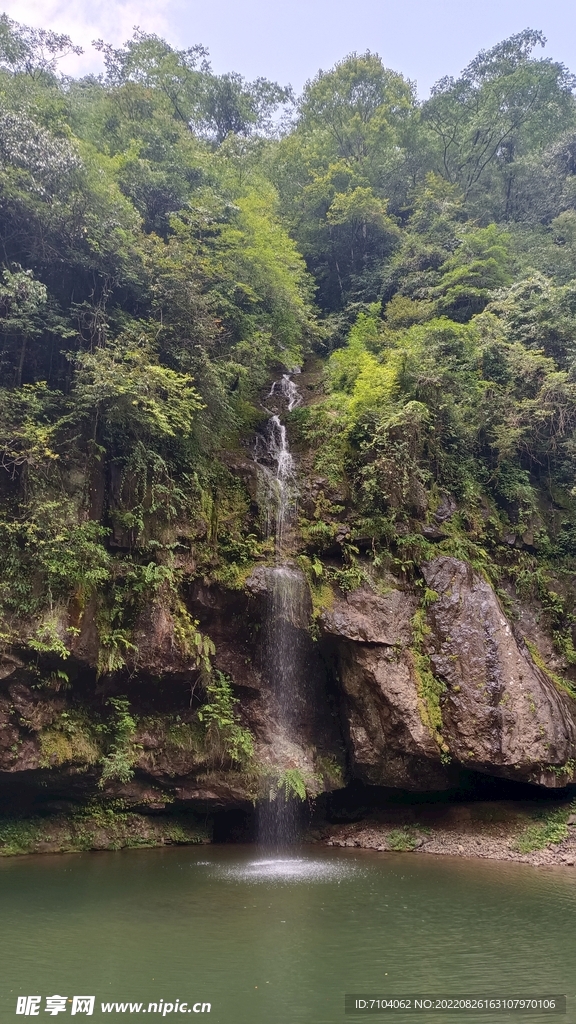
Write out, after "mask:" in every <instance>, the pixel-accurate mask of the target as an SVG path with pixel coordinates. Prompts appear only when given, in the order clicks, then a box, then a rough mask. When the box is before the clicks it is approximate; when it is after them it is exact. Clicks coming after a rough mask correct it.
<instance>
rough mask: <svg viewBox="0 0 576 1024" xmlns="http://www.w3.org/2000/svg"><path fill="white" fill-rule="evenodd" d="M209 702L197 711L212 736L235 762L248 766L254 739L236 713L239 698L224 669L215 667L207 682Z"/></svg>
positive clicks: (206, 688)
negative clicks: (234, 692)
mask: <svg viewBox="0 0 576 1024" xmlns="http://www.w3.org/2000/svg"><path fill="white" fill-rule="evenodd" d="M205 690H206V698H207V699H206V701H205V703H204V704H202V706H201V707H200V709H199V710H198V718H199V720H200V721H201V722H202V723H203V725H204V727H205V729H206V731H207V733H208V735H209V738H211V739H215V740H216V741H217V742H219V743H220V744H221V745H222V748H223V752H224V754H225V756H226V757H227V758H229V759H230V760H231V761H232V762H233V763H234V764H238V765H241V766H244V767H249V765H250V763H251V761H252V759H253V757H254V739H253V736H252V733H251V732H250V730H249V729H246V728H245V727H244V726H243V725H241V723H240V720H239V718H238V714H237V712H236V705H237V704H238V698H237V697H234V694H233V692H232V685H231V682H230V680H229V679H228V678H227V676H225V675H224V673H223V672H220V671H218V669H216V670H215V671H214V673H213V675H212V676H211V677H210V679H209V680H208V682H207V683H206V685H205Z"/></svg>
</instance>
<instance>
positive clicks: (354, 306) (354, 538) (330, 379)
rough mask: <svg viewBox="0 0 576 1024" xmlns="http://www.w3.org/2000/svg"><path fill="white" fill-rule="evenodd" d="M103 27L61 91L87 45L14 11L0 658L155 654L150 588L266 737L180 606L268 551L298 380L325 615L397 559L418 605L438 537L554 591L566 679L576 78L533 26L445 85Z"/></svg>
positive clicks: (1, 28)
mask: <svg viewBox="0 0 576 1024" xmlns="http://www.w3.org/2000/svg"><path fill="white" fill-rule="evenodd" d="M95 45H96V46H97V49H99V50H100V52H101V54H102V57H103V63H104V68H105V70H104V72H103V73H102V74H101V75H99V76H88V77H85V78H80V79H73V78H69V77H66V76H65V75H64V74H62V73H61V71H60V70H59V67H60V61H61V59H62V58H63V57H64V56H66V54H68V53H70V52H72V51H74V49H75V47H74V44H73V41H71V40H70V39H68V38H67V37H65V36H61V35H57V34H55V33H53V32H50V31H40V30H33V29H30V28H27V27H25V26H21V25H19V24H17V23H15V22H13V21H11V20H10V19H8V18H7V17H6V16H5V15H4V16H2V18H1V19H0V91H1V107H0V239H1V260H2V272H1V283H0V336H1V346H0V367H1V370H0V387H1V397H0V452H1V470H2V471H1V473H0V552H1V554H0V560H1V564H2V567H3V569H2V575H1V580H0V638H1V641H2V645H3V649H4V650H10V649H16V650H18V651H19V652H20V656H22V657H24V658H25V660H27V661H28V662H29V664H31V665H34V666H36V668H35V671H36V673H37V679H38V682H37V685H38V686H39V687H46V688H48V689H50V688H51V687H52V689H53V690H55V691H57V690H58V688H59V687H60V688H62V689H63V690H66V688H67V687H68V686H69V685H70V679H69V676H70V670H69V666H70V665H71V664H72V661H73V658H71V652H72V654H73V653H74V643H75V638H76V637H77V636H78V635H79V633H80V630H81V626H82V621H83V617H85V616H86V615H88V614H89V615H90V616H91V617H92V619H93V621H94V624H95V629H96V630H97V643H98V658H97V665H96V666H95V672H96V676H97V677H98V678H102V677H106V676H111V675H114V674H115V673H116V674H118V673H120V676H121V675H122V672H123V671H125V672H128V671H130V672H134V670H135V668H136V669H137V667H138V649H137V647H138V644H137V642H136V639H135V633H134V628H135V624H136V623H137V622H138V617H139V616H140V615H141V613H142V609H143V608H145V607H146V605H147V604H150V602H155V601H159V600H161V601H162V603H163V605H164V607H165V609H166V610H167V614H168V615H169V616H170V618H171V622H172V623H173V642H174V643H175V644H176V646H178V647H179V648H180V650H181V651H182V652H183V654H185V655H186V656H187V657H188V658H189V659H190V661H191V663H193V664H195V665H197V666H198V668H199V669H202V671H203V679H204V683H203V685H204V692H205V695H206V694H208V698H209V696H210V694H212V703H210V700H209V699H208V703H207V704H206V705H205V706H206V707H207V708H208V712H206V714H207V715H208V718H210V715H211V716H212V721H216V723H217V724H218V723H220V725H221V726H222V728H224V730H225V731H226V729H227V730H228V732H227V736H228V742H229V745H230V750H231V756H232V758H233V759H236V760H237V761H239V760H240V759H241V757H242V756H243V753H244V754H246V751H248V752H249V749H250V739H249V737H248V736H247V735H246V732H245V730H243V729H241V728H240V726H237V724H236V722H237V720H236V718H235V714H236V713H235V712H233V711H232V710H231V708H232V706H233V700H232V698H231V696H230V693H231V691H230V685H229V682H228V681H227V679H226V677H225V676H224V675H222V673H217V674H216V675H215V676H213V677H212V680H213V681H212V683H211V682H210V681H209V680H210V678H211V676H210V672H211V658H212V656H213V653H214V644H213V642H212V639H211V638H210V636H209V635H208V634H207V633H205V632H203V631H202V629H201V628H200V627H199V624H198V621H197V619H196V617H195V614H194V611H193V609H191V608H190V606H189V605H188V604H187V601H186V594H187V588H188V587H189V585H190V583H191V581H193V580H195V579H201V580H204V581H208V582H213V583H218V584H219V585H220V586H222V587H225V588H228V589H230V590H235V589H236V590H237V589H241V588H242V586H243V584H244V581H245V580H246V578H247V577H248V576H249V574H250V572H251V571H252V570H253V568H254V566H255V565H257V564H262V563H263V562H264V563H265V562H266V559H267V558H270V557H271V554H272V552H271V550H270V542H269V541H268V540H267V538H266V534H265V531H264V530H263V529H262V524H261V523H260V522H259V518H258V514H257V511H256V510H255V506H254V502H253V501H252V500H251V497H250V495H249V493H248V492H247V490H246V487H245V485H244V482H243V481H242V479H241V477H240V476H239V474H238V473H237V472H236V471H235V469H234V466H235V464H236V463H237V462H238V460H239V459H241V458H242V457H245V458H248V457H249V450H250V446H251V445H252V444H253V438H254V435H255V433H256V432H257V431H258V430H259V429H261V425H262V422H263V418H264V416H265V413H264V411H263V407H262V395H263V394H266V392H267V390H268V389H269V387H270V382H271V381H272V380H274V379H275V377H277V376H278V375H279V373H281V372H283V371H286V370H291V369H293V368H294V367H304V370H305V371H308V373H309V375H310V376H311V378H312V379H313V382H314V384H313V389H312V391H313V397H312V399H311V400H310V401H307V402H305V403H304V404H303V405H302V406H300V407H299V408H297V409H295V410H294V411H293V412H291V413H290V414H289V415H288V418H287V422H288V428H289V431H290V436H291V438H292V439H293V443H294V445H295V446H296V448H297V450H298V451H299V452H300V453H301V457H302V465H303V466H304V467H306V471H307V472H308V473H309V474H310V475H311V476H313V477H314V479H315V481H316V486H315V489H314V499H313V501H308V502H307V503H306V502H303V504H302V507H301V510H300V540H299V544H298V551H297V552H295V554H297V557H298V559H299V563H300V565H301V567H302V569H303V570H304V572H305V573H306V576H307V578H308V579H309V583H310V588H311V593H312V597H313V605H314V607H315V608H317V607H319V606H320V605H321V603H322V595H323V593H324V591H325V588H326V587H329V586H330V587H331V586H335V585H338V587H339V588H340V589H341V590H342V591H344V592H349V591H351V590H353V589H354V588H355V587H357V586H359V584H360V583H361V582H362V581H363V580H364V579H368V580H371V581H372V583H373V585H374V586H378V580H379V579H384V578H385V577H386V573H390V572H391V573H393V574H395V576H396V577H397V578H402V579H405V580H407V581H409V582H410V585H411V586H413V587H414V588H416V592H417V593H420V594H421V597H422V602H423V607H425V605H426V602H427V601H428V602H429V601H432V600H433V599H434V592H433V591H431V590H430V589H428V588H427V587H426V584H425V582H424V578H423V576H422V573H421V568H420V567H421V565H422V564H423V563H425V562H426V561H427V560H428V559H430V558H431V557H433V555H435V554H438V552H441V553H445V554H447V555H450V556H454V557H456V558H459V559H462V560H464V561H465V562H467V563H469V564H470V565H471V566H473V567H474V569H475V570H476V571H477V572H479V573H480V574H481V575H482V576H483V577H484V578H485V579H487V580H489V581H490V582H491V584H492V586H493V587H494V588H495V589H496V591H497V593H498V594H499V597H500V599H501V601H502V602H503V606H504V607H506V602H509V601H510V594H511V593H512V592H514V593H515V594H519V595H521V596H523V597H524V598H527V599H532V600H534V601H537V602H538V607H539V608H540V609H541V610H542V614H543V615H544V616H545V618H546V621H547V623H548V625H549V627H550V633H551V635H552V636H553V638H554V643H555V647H556V652H557V655H558V658H559V659H561V662H562V673H561V678H560V677H557V678H556V681H557V683H558V685H559V686H562V687H563V688H564V690H566V691H568V692H569V693H572V692H576V691H573V689H572V686H573V684H572V683H571V681H570V679H571V676H572V674H573V669H572V666H574V667H575V668H576V650H575V646H574V638H575V637H576V634H574V631H573V627H574V624H576V608H575V606H574V588H573V580H574V572H575V571H576V486H575V484H576V481H575V479H574V470H575V467H576V434H575V430H576V102H575V95H574V90H575V88H576V77H575V76H573V75H572V74H570V73H569V71H568V70H567V69H566V68H565V67H564V66H562V65H561V64H559V63H556V62H554V61H553V60H550V59H548V58H546V57H545V56H543V54H542V47H544V45H545V39H544V38H543V36H542V34H541V33H540V32H538V31H533V30H529V29H527V30H525V31H522V32H519V33H518V34H517V35H515V36H512V37H511V38H509V39H507V40H505V41H504V42H502V43H499V44H498V45H496V46H494V47H493V48H492V49H491V50H488V51H482V52H481V53H479V54H478V56H477V57H476V58H475V59H474V60H473V61H472V62H471V63H470V64H469V65H468V67H466V68H465V69H464V70H463V71H462V73H461V75H460V77H458V78H457V79H454V78H444V79H441V80H440V81H439V82H438V83H437V84H436V86H435V87H434V88H433V90H432V93H431V95H430V97H429V98H428V99H426V100H424V101H420V100H419V99H418V97H417V95H416V90H415V86H414V84H413V83H411V82H410V81H408V80H407V79H406V78H404V77H403V76H402V75H401V74H400V73H398V72H396V71H393V70H390V69H388V68H386V67H384V65H383V63H382V61H381V60H380V58H379V57H378V55H377V54H375V53H371V52H366V53H363V54H356V53H353V54H350V55H349V56H347V57H345V58H344V59H343V60H342V61H341V62H339V63H338V64H337V65H336V66H335V67H334V68H332V69H331V70H329V71H320V72H319V73H318V74H317V76H316V77H315V78H314V79H313V80H311V81H309V82H308V83H307V84H306V87H305V89H304V91H303V93H302V95H301V96H300V97H295V96H294V95H293V92H292V90H291V89H290V88H287V87H282V86H280V85H278V84H276V83H274V82H270V81H267V80H265V79H257V80H256V81H254V82H248V81H245V80H244V79H243V78H242V77H241V76H240V75H238V74H236V73H233V72H231V73H228V74H224V75H216V74H214V73H213V72H212V70H211V67H210V63H209V57H208V54H207V52H206V51H205V50H204V49H203V47H201V46H195V47H192V48H191V49H187V50H177V49H174V48H172V47H171V46H169V45H168V44H167V43H166V42H165V41H163V40H162V39H160V38H158V37H156V36H154V35H148V34H145V33H143V32H140V31H136V32H135V34H134V36H133V38H132V39H131V40H129V41H128V42H127V43H126V44H125V45H124V46H123V47H122V48H120V49H114V48H113V47H112V46H110V45H108V44H107V43H105V42H102V41H100V42H97V43H96V44H95ZM235 460H236V463H235ZM511 588H512V589H511ZM312 631H313V627H312ZM416 647H417V645H416ZM416 654H418V650H416ZM419 657H420V663H419V671H420V678H421V684H422V688H423V690H422V692H423V693H424V695H425V696H426V699H427V701H428V712H429V724H430V725H431V728H432V729H433V730H434V731H435V733H436V735H437V736H439V733H440V731H441V716H440V712H439V692H440V690H439V687H440V688H441V685H442V684H439V683H438V682H437V681H436V680H435V678H434V676H433V675H432V673H431V671H430V665H429V661H428V659H427V658H426V657H425V656H424V655H422V654H421V655H420V656H419ZM538 657H539V655H538V654H537V653H535V654H534V658H535V660H537V659H538ZM537 663H538V662H537ZM207 680H208V681H207ZM575 685H576V684H575ZM121 689H122V688H121ZM114 709H115V712H114V713H116V714H117V716H118V715H120V716H122V715H124V719H127V717H128V718H129V713H128V710H127V704H126V703H122V702H121V701H119V700H117V701H116V705H114ZM118 720H119V721H120V719H118ZM231 723H232V724H231ZM439 742H440V745H441V739H439ZM110 771H111V769H110Z"/></svg>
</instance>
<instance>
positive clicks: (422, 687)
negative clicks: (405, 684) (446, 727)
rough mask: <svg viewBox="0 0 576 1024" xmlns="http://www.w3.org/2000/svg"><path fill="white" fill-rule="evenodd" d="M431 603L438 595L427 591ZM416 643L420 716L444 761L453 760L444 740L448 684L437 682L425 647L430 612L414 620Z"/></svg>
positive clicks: (422, 612)
mask: <svg viewBox="0 0 576 1024" xmlns="http://www.w3.org/2000/svg"><path fill="white" fill-rule="evenodd" d="M426 593H427V594H428V595H429V596H428V599H427V601H428V603H431V602H432V601H433V600H434V599H435V598H434V597H433V596H432V595H434V591H427V592H426ZM412 628H413V640H412V647H411V650H410V653H411V656H412V666H413V669H414V675H415V677H416V689H417V691H418V698H419V700H418V705H419V709H420V716H421V718H422V721H423V723H424V725H426V726H427V727H428V728H429V730H430V732H431V733H432V736H433V737H434V739H435V740H436V743H437V744H438V746H439V748H440V752H441V756H442V757H443V759H445V758H446V757H448V756H449V753H450V751H449V748H448V745H447V743H446V741H445V739H444V738H443V736H442V706H441V698H442V694H443V693H445V692H446V684H445V683H443V682H442V681H441V680H440V679H437V678H436V676H435V675H434V673H433V672H432V667H431V661H430V658H429V656H428V655H427V654H426V653H425V652H424V650H423V647H424V643H425V640H426V637H427V636H428V635H429V633H430V627H429V626H428V625H427V623H426V608H425V607H421V608H418V609H417V611H416V613H415V615H414V617H413V619H412Z"/></svg>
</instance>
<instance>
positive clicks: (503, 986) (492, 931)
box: [0, 846, 576, 1024]
mask: <svg viewBox="0 0 576 1024" xmlns="http://www.w3.org/2000/svg"><path fill="white" fill-rule="evenodd" d="M0 915H1V917H0V920H1V926H0V972H1V977H2V986H1V997H0V1021H1V1022H2V1024H5V1022H8V1021H20V1020H22V1021H24V1020H25V1019H29V1018H25V1017H24V1016H16V1014H15V1010H16V997H17V996H18V995H22V994H24V995H41V996H42V997H43V998H42V1003H41V1006H40V1014H39V1019H40V1020H44V1021H47V1020H52V1019H56V1020H58V1021H65V1020H68V1019H70V1018H71V1004H70V1003H68V1004H67V1006H68V1008H67V1011H66V1012H65V1013H60V1014H58V1016H57V1017H53V1016H50V1015H49V1014H47V1013H46V1011H45V1009H44V1005H45V999H44V997H45V996H52V995H54V994H59V995H66V996H67V997H68V998H71V997H72V996H73V995H95V997H96V1006H95V1011H94V1015H93V1017H92V1019H93V1020H96V1019H98V1020H114V1021H118V1020H121V1019H123V1020H132V1021H137V1020H142V1019H144V1020H147V1019H148V1020H150V1022H151V1024H152V1021H158V1020H159V1019H165V1020H167V1021H174V1022H176V1021H178V1020H180V1021H183V1020H184V1019H186V1020H188V1021H193V1020H207V1021H212V1022H213V1024H336V1022H342V1024H344V1022H345V1021H354V1020H359V1019H361V1018H359V1017H356V1016H354V1017H350V1016H347V1017H345V1016H344V993H345V992H361V991H366V992H369V993H381V994H387V993H436V994H439V995H454V994H456V995H461V994H466V993H472V994H478V993H480V992H483V993H486V994H500V993H501V992H504V993H505V994H510V993H513V994H520V993H525V992H526V993H529V994H539V993H540V994H548V993H566V994H567V995H568V997H569V999H568V1013H567V1015H566V1016H554V1017H549V1016H546V1017H544V1016H542V1015H538V1016H530V1017H524V1016H513V1017H510V1016H505V1015H500V1014H490V1015H488V1014H482V1015H477V1014H466V1015H460V1014H456V1015H454V1014H451V1015H447V1014H444V1013H442V1014H438V1013H434V1014H425V1013H424V1014H419V1015H418V1016H417V1018H415V1017H414V1016H412V1015H410V1016H409V1017H408V1016H406V1015H404V1014H402V1015H398V1014H387V1015H386V1016H384V1017H383V1016H370V1017H369V1018H366V1019H367V1020H370V1021H374V1022H378V1021H381V1020H394V1021H396V1020H398V1021H405V1022H406V1024H408V1022H411V1021H413V1020H414V1019H418V1020H420V1021H423V1022H426V1024H427V1022H430V1021H437V1022H438V1024H444V1021H448V1020H450V1021H452V1022H454V1021H456V1020H457V1021H460V1020H466V1021H469V1022H470V1024H473V1022H475V1021H477V1020H490V1021H491V1022H493V1024H495V1022H498V1021H501V1020H509V1021H520V1020H524V1019H526V1020H531V1021H534V1022H537V1021H541V1020H544V1019H551V1020H552V1021H558V1022H562V1021H565V1022H567V1024H568V1022H570V1024H574V1022H576V999H575V998H574V996H575V993H576V871H574V869H565V870H564V869H563V870H561V869H558V870H553V871H543V870H538V869H534V868H530V867H528V866H526V865H516V864H498V863H493V862H484V861H457V860H453V859H451V858H435V857H430V856H418V855H414V854H375V853H370V852H368V851H360V850H334V851H332V850H326V849H324V850H319V849H318V848H317V847H308V848H305V849H304V850H301V851H299V853H295V854H293V855H291V856H290V858H289V859H288V860H287V861H282V859H280V860H277V859H275V858H274V857H270V858H267V857H266V856H265V855H263V854H261V853H259V852H258V850H257V849H255V848H254V847H239V846H220V847H218V846H214V847H200V848H198V847H195V848H190V847H187V848H184V847H175V848H169V849H164V850H141V851H136V850H132V851H122V852H119V853H101V854H94V853H92V854H83V855H79V856H58V857H53V856H40V857H22V858H14V859H10V860H3V861H0ZM160 999H162V1000H164V1002H169V1003H175V1001H176V999H179V1000H181V1001H182V1000H185V1001H187V1003H188V1006H189V1007H190V1006H192V1005H193V1004H195V1003H197V1002H199V1001H200V1002H209V1003H210V1004H211V1007H212V1009H211V1012H210V1014H209V1015H208V1014H205V1015H204V1016H202V1017H201V1016H200V1015H196V1014H192V1015H189V1016H185V1015H183V1014H181V1013H176V1012H172V1013H169V1014H168V1015H167V1016H166V1017H165V1018H160V1017H159V1016H157V1015H154V1014H152V1016H151V1017H150V1016H149V1015H148V1016H145V1017H144V1018H142V1014H141V1013H140V1014H138V1013H129V1012H124V1013H117V1012H114V1013H109V1012H108V1013H102V1011H101V1009H100V1004H101V1003H102V1002H105V1001H122V1002H127V1001H133V1002H142V1003H143V1004H144V1006H145V1007H147V1005H148V1003H149V1002H158V1003H159V1001H160ZM74 1020H75V1021H78V1022H82V1021H84V1020H88V1017H87V1016H86V1015H81V1014H77V1015H76V1016H75V1017H74Z"/></svg>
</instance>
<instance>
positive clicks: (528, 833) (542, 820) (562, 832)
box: [516, 807, 574, 853]
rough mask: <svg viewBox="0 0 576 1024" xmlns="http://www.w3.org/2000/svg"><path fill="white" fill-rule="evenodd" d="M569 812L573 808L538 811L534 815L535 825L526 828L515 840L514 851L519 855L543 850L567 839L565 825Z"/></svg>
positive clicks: (566, 826) (566, 827)
mask: <svg viewBox="0 0 576 1024" xmlns="http://www.w3.org/2000/svg"><path fill="white" fill-rule="evenodd" d="M571 810H572V811H573V810H574V808H573V807H572V808H570V807H568V808H567V807H559V808H556V809H555V810H552V811H539V812H538V813H537V815H535V818H536V821H537V824H534V825H529V826H527V828H525V829H524V831H523V832H522V833H521V834H520V835H519V836H518V838H517V840H516V849H517V850H518V851H519V853H531V852H532V851H533V850H544V849H545V848H546V847H547V846H551V845H552V844H553V843H561V842H562V841H563V840H564V839H567V838H568V825H567V824H566V823H567V821H568V817H569V815H570V811H571Z"/></svg>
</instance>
